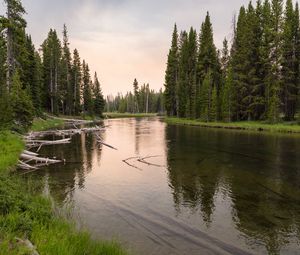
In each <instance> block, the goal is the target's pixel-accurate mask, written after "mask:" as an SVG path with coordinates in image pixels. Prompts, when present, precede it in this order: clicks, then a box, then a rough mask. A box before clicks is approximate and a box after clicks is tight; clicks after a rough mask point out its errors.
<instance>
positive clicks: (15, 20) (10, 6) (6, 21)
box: [2, 0, 26, 90]
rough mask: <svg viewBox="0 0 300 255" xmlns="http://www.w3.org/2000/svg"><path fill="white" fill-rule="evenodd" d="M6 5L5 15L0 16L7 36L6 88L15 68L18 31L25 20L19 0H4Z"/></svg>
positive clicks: (9, 85)
mask: <svg viewBox="0 0 300 255" xmlns="http://www.w3.org/2000/svg"><path fill="white" fill-rule="evenodd" d="M4 2H5V3H6V6H7V17H6V18H4V17H2V26H3V28H6V31H7V32H6V38H7V42H6V45H7V54H6V57H7V63H6V65H7V75H6V84H7V87H8V90H10V88H11V80H12V76H13V74H14V70H15V69H16V65H17V61H16V57H17V56H18V55H17V53H16V52H15V50H16V49H18V48H19V45H18V42H17V40H16V39H17V38H18V36H19V34H20V33H22V32H23V31H24V29H25V27H26V21H25V20H24V18H23V15H24V14H25V9H24V7H23V6H22V3H21V1H20V0H4Z"/></svg>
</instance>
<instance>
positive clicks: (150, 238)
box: [36, 118, 300, 255]
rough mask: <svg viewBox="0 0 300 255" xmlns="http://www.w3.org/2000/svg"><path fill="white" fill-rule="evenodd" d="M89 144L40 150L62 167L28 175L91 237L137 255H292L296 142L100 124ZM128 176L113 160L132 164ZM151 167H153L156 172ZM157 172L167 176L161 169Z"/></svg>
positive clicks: (156, 125) (298, 231)
mask: <svg viewBox="0 0 300 255" xmlns="http://www.w3.org/2000/svg"><path fill="white" fill-rule="evenodd" d="M106 124H110V128H108V129H107V130H106V132H104V133H101V136H102V139H103V140H104V141H105V142H106V143H108V144H111V145H113V146H116V147H117V148H118V151H114V150H111V149H109V148H107V147H105V148H103V147H102V146H101V145H99V144H98V143H97V141H96V137H95V135H93V134H81V135H78V136H74V137H73V138H72V143H71V144H67V145H59V146H54V147H44V148H43V149H42V150H41V154H42V155H47V156H50V157H57V158H64V159H66V161H67V163H66V164H65V165H52V166H50V167H47V168H45V169H43V170H41V171H39V172H37V173H36V174H39V175H42V176H43V178H44V180H45V189H46V190H47V191H48V192H49V193H50V194H51V196H52V197H53V199H54V200H55V201H56V202H57V203H58V204H61V205H65V204H68V203H70V202H73V203H74V204H75V205H76V207H77V208H79V211H80V215H81V217H82V218H83V221H84V222H85V223H86V226H87V227H88V228H89V229H90V231H91V232H92V234H93V236H95V237H97V238H98V237H100V238H104V239H105V238H108V239H111V238H115V237H117V239H118V240H121V241H122V242H123V243H124V244H125V246H126V247H130V248H133V250H134V251H136V254H151V253H152V254H163V255H164V254H189V255H193V254H195V255H196V254H199V253H200V254H201V253H206V252H207V253H209V254H249V253H252V254H266V253H269V254H293V253H294V254H297V252H298V250H299V242H300V169H299V166H300V154H299V153H300V143H299V141H300V138H299V137H294V136H291V135H288V136H282V135H271V134H257V133H247V132H236V131H224V130H214V129H201V128H196V127H181V126H166V125H165V124H164V123H163V122H162V121H160V120H159V119H156V118H149V119H124V120H109V121H108V123H106ZM154 155H155V156H159V157H153V158H149V159H147V160H149V161H150V162H151V163H153V165H147V164H143V163H141V162H138V161H137V160H136V159H133V161H131V163H132V164H134V165H136V166H137V167H138V168H140V169H141V171H140V170H138V169H136V168H132V167H130V166H128V165H126V164H124V163H123V161H122V160H124V159H126V158H129V157H137V156H142V157H146V156H154ZM158 166H160V167H158ZM161 166H166V167H165V168H164V167H161Z"/></svg>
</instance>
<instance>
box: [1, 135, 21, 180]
mask: <svg viewBox="0 0 300 255" xmlns="http://www.w3.org/2000/svg"><path fill="white" fill-rule="evenodd" d="M23 149H24V143H23V142H22V140H21V139H20V137H19V136H18V135H16V134H12V133H11V132H9V131H2V132H0V174H1V173H2V172H3V171H7V170H8V169H10V168H11V167H14V166H15V165H16V164H17V162H18V159H19V155H20V153H21V152H22V151H23Z"/></svg>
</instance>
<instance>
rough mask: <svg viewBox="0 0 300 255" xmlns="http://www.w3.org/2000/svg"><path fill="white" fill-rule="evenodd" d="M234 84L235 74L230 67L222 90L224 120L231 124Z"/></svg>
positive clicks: (222, 114)
mask: <svg viewBox="0 0 300 255" xmlns="http://www.w3.org/2000/svg"><path fill="white" fill-rule="evenodd" d="M232 83H233V72H232V68H231V67H230V66H229V67H228V70H227V76H226V78H225V83H224V86H223V89H222V103H221V106H222V111H221V112H222V113H221V116H222V120H223V121H226V122H231V120H232V112H233V98H234V91H233V89H232Z"/></svg>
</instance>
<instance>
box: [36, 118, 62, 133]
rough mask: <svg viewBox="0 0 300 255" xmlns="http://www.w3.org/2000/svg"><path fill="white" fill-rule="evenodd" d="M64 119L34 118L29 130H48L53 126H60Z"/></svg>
mask: <svg viewBox="0 0 300 255" xmlns="http://www.w3.org/2000/svg"><path fill="white" fill-rule="evenodd" d="M64 123H65V122H64V121H63V120H60V119H46V120H44V119H41V118H36V119H34V121H33V123H32V127H31V130H32V131H43V130H48V129H51V128H55V127H61V126H63V125H64Z"/></svg>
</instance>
